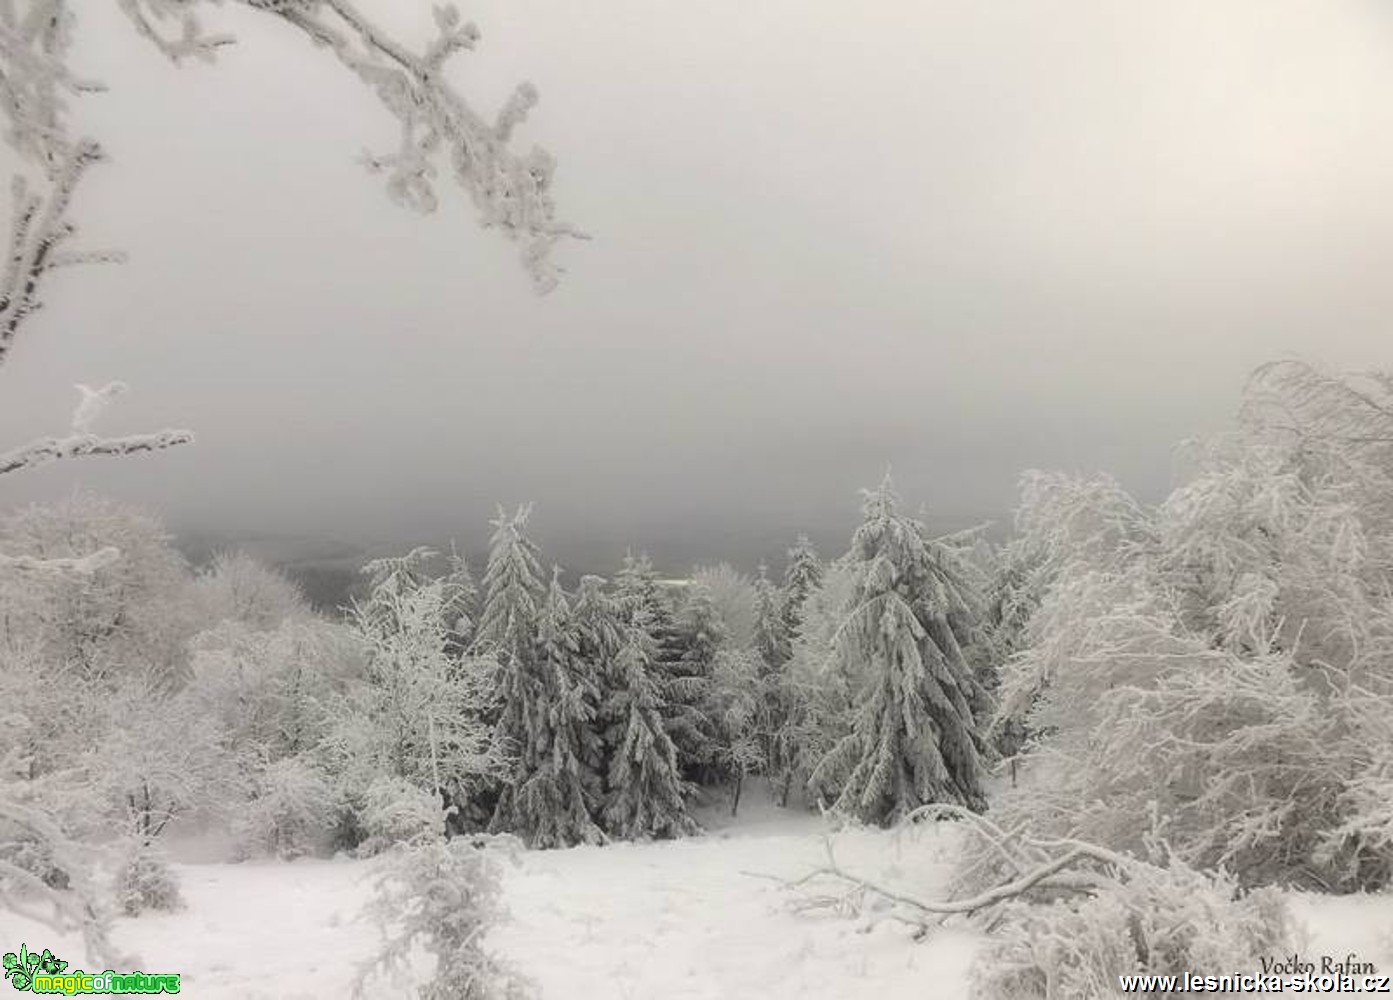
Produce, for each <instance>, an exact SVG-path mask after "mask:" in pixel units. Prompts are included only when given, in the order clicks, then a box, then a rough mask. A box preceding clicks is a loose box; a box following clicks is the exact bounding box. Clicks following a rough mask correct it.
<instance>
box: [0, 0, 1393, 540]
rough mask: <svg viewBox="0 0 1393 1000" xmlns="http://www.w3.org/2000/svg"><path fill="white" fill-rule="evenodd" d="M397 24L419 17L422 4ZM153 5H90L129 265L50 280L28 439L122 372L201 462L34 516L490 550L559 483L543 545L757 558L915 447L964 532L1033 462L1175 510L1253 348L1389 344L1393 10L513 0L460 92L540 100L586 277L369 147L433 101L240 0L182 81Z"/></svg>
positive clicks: (160, 459)
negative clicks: (152, 19)
mask: <svg viewBox="0 0 1393 1000" xmlns="http://www.w3.org/2000/svg"><path fill="white" fill-rule="evenodd" d="M364 6H366V7H369V8H376V9H378V10H379V12H381V13H383V15H384V16H386V17H387V19H388V20H389V22H390V23H393V24H395V25H397V26H399V27H400V28H401V30H402V31H403V32H404V33H405V34H407V35H408V36H412V37H424V35H425V26H426V24H428V18H429V5H428V4H425V3H422V4H420V5H419V7H420V10H419V11H417V10H416V7H417V6H418V5H417V4H415V3H405V2H401V0H397V2H389V0H375V2H373V3H366V2H365V4H364ZM88 8H91V9H88ZM108 8H110V9H108ZM114 8H115V5H114V4H87V5H83V9H82V10H81V12H80V18H81V20H80V23H79V43H78V47H77V52H76V55H75V58H74V60H73V61H74V64H75V65H76V66H78V67H80V68H81V69H82V71H84V72H85V73H86V74H88V75H89V76H93V77H97V78H99V79H102V80H104V81H105V82H106V83H107V84H108V85H109V87H110V91H109V93H106V94H99V95H94V96H90V97H85V98H83V99H82V100H81V101H79V102H77V106H76V107H75V109H74V110H75V114H76V116H77V117H78V119H79V120H80V121H81V122H82V123H83V124H84V125H85V127H86V130H87V131H88V132H90V133H91V134H93V135H95V136H96V137H98V138H99V139H101V140H102V141H103V142H104V144H105V145H106V146H107V148H108V150H109V151H110V153H111V156H112V162H111V163H110V164H108V165H105V166H103V167H101V168H100V169H99V170H96V171H94V172H93V173H92V175H91V176H90V178H89V179H88V180H87V181H86V182H85V185H84V188H83V190H82V191H81V193H80V196H79V199H78V201H77V203H76V204H75V206H74V215H75V217H76V218H77V219H78V221H79V223H80V224H81V226H82V231H83V234H84V237H83V243H84V245H86V246H94V247H120V248H122V249H124V250H126V251H127V252H128V253H129V254H130V258H131V259H130V262H129V263H128V264H125V265H123V266H119V267H102V268H88V269H82V270H70V271H67V272H64V273H63V274H61V275H60V276H59V277H57V278H56V279H55V280H54V281H53V282H52V284H51V287H50V288H49V289H48V292H47V300H48V304H47V307H46V309H45V310H44V312H43V313H42V314H41V315H40V316H39V317H37V318H36V319H35V321H34V322H33V323H31V324H30V325H29V326H28V327H27V329H26V330H25V331H24V332H23V333H22V335H21V337H20V339H19V340H18V341H17V343H16V347H15V350H14V352H13V355H12V356H11V358H10V360H9V361H8V363H7V365H6V367H5V369H4V370H3V371H0V428H3V439H2V440H0V450H3V449H4V448H7V447H10V446H12V445H17V444H20V443H22V442H24V441H27V440H29V439H30V438H33V437H37V436H40V435H45V434H55V433H61V432H63V431H64V429H65V428H66V427H67V424H68V417H69V414H70V411H71V408H72V404H73V402H74V400H75V398H76V396H75V393H74V392H73V390H72V384H73V383H74V382H86V383H90V384H101V383H103V382H105V381H108V380H111V379H117V378H119V379H122V380H124V381H126V382H128V383H129V384H130V385H131V387H132V392H131V393H130V394H128V395H127V396H125V397H123V398H122V399H121V400H120V402H119V404H118V405H117V406H116V407H115V408H113V410H112V411H111V413H110V415H109V417H108V419H106V420H105V421H104V422H103V424H102V429H103V430H104V431H109V432H112V433H116V432H120V431H134V430H148V429H153V428H155V427H161V426H177V427H189V428H192V429H194V430H195V431H196V432H197V434H198V436H199V440H198V443H197V445H196V446H194V447H191V448H185V449H179V450H176V451H171V452H168V453H166V454H162V455H158V456H154V457H149V458H144V459H141V460H139V461H120V462H107V463H104V462H101V461H100V460H95V459H88V460H83V461H81V462H71V463H63V464H58V465H54V466H51V467H48V468H45V469H43V470H41V471H39V472H36V473H31V474H27V475H25V476H22V477H8V478H9V479H13V480H14V481H13V482H11V481H0V506H3V507H9V506H12V505H13V504H15V503H17V502H22V501H27V500H34V499H48V498H55V497H60V496H62V495H65V494H66V493H68V492H70V491H72V490H73V489H74V488H75V487H82V488H87V489H92V490H96V491H99V492H102V493H106V494H111V495H115V496H117V497H120V498H123V499H126V500H130V501H134V502H138V503H141V504H145V505H148V506H150V507H152V508H153V509H155V510H156V511H158V512H159V513H161V514H162V515H163V516H164V518H165V519H166V521H167V523H168V524H169V525H170V526H171V527H172V528H174V529H176V530H179V531H186V532H206V531H212V532H223V533H227V534H229V535H233V536H235V535H238V534H245V535H252V534H257V533H277V534H287V535H294V534H303V533H317V534H328V535H333V536H336V537H340V538H346V539H352V540H361V541H364V542H373V543H384V542H385V543H395V542H401V543H406V542H412V541H417V540H422V541H436V540H440V539H444V538H449V537H450V536H456V537H459V538H461V539H469V540H470V542H471V544H475V545H476V544H477V543H479V542H481V541H482V539H483V538H484V537H485V536H486V533H487V525H486V520H487V518H488V516H489V514H490V512H491V510H492V508H493V505H494V504H495V502H497V501H502V502H505V503H508V504H511V503H513V502H515V501H519V500H532V501H535V502H536V504H537V513H536V517H535V524H536V528H537V532H538V535H539V537H541V538H542V539H543V541H544V542H546V543H547V544H548V546H549V551H548V555H549V556H556V557H558V558H562V559H571V558H579V559H582V560H584V559H587V558H590V557H589V556H588V555H586V554H585V553H587V552H591V551H594V549H595V547H596V546H600V547H607V546H613V547H622V546H623V545H625V544H633V545H635V546H637V547H644V548H647V549H649V550H650V551H652V552H653V554H654V555H655V557H656V558H658V560H659V562H660V563H662V562H663V561H664V560H667V561H669V562H672V561H675V560H678V559H687V558H690V557H691V556H690V554H692V553H697V552H700V553H704V554H705V555H707V556H709V557H710V558H712V559H718V558H731V559H740V558H743V557H744V556H745V555H746V554H747V552H746V551H745V550H746V549H747V548H748V547H749V546H751V545H753V546H755V547H763V551H762V552H761V553H760V554H765V553H766V552H767V553H773V552H775V551H778V550H779V549H781V548H782V546H783V545H785V544H787V542H789V541H791V538H792V535H793V534H794V533H795V532H796V531H798V530H809V531H811V532H813V533H814V535H815V536H817V537H818V538H819V539H822V540H824V542H825V541H826V540H828V539H838V538H840V539H844V538H845V537H846V535H847V533H848V532H849V531H850V529H851V527H852V526H853V524H854V523H855V518H856V508H857V503H858V500H857V495H856V491H857V488H858V487H861V486H866V485H871V484H873V483H874V482H875V481H877V480H878V479H879V477H880V475H881V474H882V472H883V471H884V469H885V468H886V467H887V466H890V467H893V469H894V473H895V477H896V481H897V483H898V485H899V486H900V489H901V492H902V493H903V494H904V495H905V497H906V498H907V499H908V500H909V501H910V502H911V503H912V504H913V505H915V506H918V505H919V504H920V503H923V504H924V505H926V507H927V509H928V511H929V512H930V513H932V514H934V515H935V516H937V517H940V518H941V519H943V521H944V523H955V522H956V523H963V522H967V521H972V520H976V519H980V518H1001V517H1002V516H1004V515H1005V514H1006V513H1007V512H1008V511H1009V509H1010V508H1011V506H1012V504H1013V502H1014V486H1015V482H1016V479H1017V477H1018V475H1019V473H1020V472H1021V471H1022V470H1023V469H1025V468H1028V467H1037V466H1039V467H1052V468H1063V469H1066V470H1070V471H1083V472H1087V471H1094V470H1100V469H1101V470H1107V471H1111V472H1112V473H1114V474H1115V475H1117V476H1118V478H1120V479H1121V480H1122V482H1123V483H1124V484H1125V485H1127V486H1128V487H1130V488H1131V489H1133V490H1134V491H1135V492H1137V493H1138V494H1140V495H1141V496H1143V497H1145V498H1148V499H1154V498H1156V497H1158V496H1159V495H1160V494H1161V493H1162V492H1163V491H1164V489H1165V488H1166V487H1167V485H1168V484H1169V481H1170V476H1171V468H1172V458H1171V455H1172V446H1173V445H1174V444H1175V442H1176V441H1177V440H1179V439H1182V438H1185V437H1188V436H1192V435H1198V434H1205V433H1209V432H1211V431H1214V430H1216V429H1219V428H1221V427H1222V426H1223V425H1224V424H1225V422H1226V421H1227V420H1228V419H1229V418H1230V417H1231V415H1232V413H1233V411H1234V409H1235V407H1236V405H1237V401H1238V395H1239V392H1240V390H1241V388H1242V384H1243V381H1244V379H1245V377H1246V375H1247V374H1248V372H1249V371H1250V370H1251V369H1252V368H1253V367H1254V366H1255V365H1257V364H1259V363H1261V362H1263V361H1265V360H1269V359H1272V358H1277V357H1286V356H1293V355H1295V356H1298V357H1303V358H1307V359H1310V360H1314V361H1318V362H1323V363H1325V364H1328V365H1330V366H1333V367H1337V368H1368V367H1376V366H1386V365H1388V364H1389V362H1390V354H1391V353H1393V340H1391V339H1390V338H1389V337H1388V335H1387V332H1388V329H1387V328H1388V323H1389V317H1390V315H1393V280H1390V279H1389V276H1388V266H1389V263H1390V261H1393V7H1389V5H1387V4H1384V3H1377V2H1372V0H1370V2H1347V0H1305V2H1296V0H1230V2H1226V3H1222V4H1217V3H1214V2H1213V0H1180V2H1171V3H1167V4H1147V5H1141V4H1118V3H1116V2H1112V0H1028V2H1019V3H1009V4H1007V3H990V4H986V3H942V2H936V0H935V2H923V0H919V2H912V3H911V2H900V0H893V2H892V0H884V2H881V3H875V4H854V3H836V4H832V3H824V2H813V3H810V2H808V0H711V2H707V3H702V4H693V3H674V2H656V0H605V2H603V3H596V4H576V3H563V2H561V0H508V2H504V0H471V2H469V3H467V4H465V5H463V9H464V13H465V16H466V17H469V18H472V19H474V20H476V21H477V22H478V24H479V26H480V28H481V29H482V31H483V39H482V42H481V44H480V46H479V49H478V51H477V52H476V53H474V54H472V55H465V56H463V57H462V58H461V59H460V61H459V64H458V65H457V66H456V68H455V73H456V75H457V80H458V82H459V83H460V85H461V86H462V87H463V88H464V89H465V90H466V91H467V92H468V93H469V94H470V95H471V96H473V97H474V99H475V100H476V101H477V102H478V103H479V104H481V105H483V106H484V107H486V108H490V109H492V108H494V107H496V106H497V105H498V104H499V103H501V101H502V100H503V98H504V97H505V96H506V94H507V93H508V91H509V90H510V89H511V87H512V85H513V84H514V83H515V82H517V81H519V80H522V79H528V80H531V81H533V82H534V83H535V84H536V85H537V86H538V88H539V90H540V92H541V98H542V99H541V104H540V105H539V107H538V108H537V110H536V111H535V112H534V114H533V116H532V118H531V119H530V121H529V123H528V124H527V125H526V127H525V129H524V130H523V134H522V139H523V141H524V144H529V143H532V142H536V143H538V144H540V145H543V146H545V147H546V148H547V149H549V150H550V151H551V152H552V153H553V154H555V156H556V157H557V159H558V162H559V167H558V173H557V181H556V197H557V200H558V202H559V204H560V208H561V212H562V214H563V215H564V216H565V217H566V218H567V219H568V220H569V221H571V222H574V223H576V224H577V225H579V226H581V227H582V228H584V229H585V230H587V231H588V232H589V233H590V234H592V236H593V239H592V240H591V241H588V242H576V243H571V244H569V245H565V246H562V247H560V248H558V251H557V256H558V259H559V260H560V261H561V263H562V264H563V265H564V266H565V267H566V268H567V273H566V274H565V275H564V277H563V282H562V285H561V287H560V288H559V289H558V290H556V291H555V292H554V293H553V294H551V295H549V296H546V297H537V296H536V295H534V293H533V292H532V290H531V286H530V284H529V282H528V279H527V277H526V275H525V273H524V271H523V269H522V268H521V267H520V266H519V265H518V263H517V259H516V253H517V250H516V247H515V246H514V245H512V244H510V243H508V242H507V241H506V240H505V239H503V238H502V236H500V235H499V234H497V233H491V232H487V231H483V230H480V229H479V228H478V227H477V226H475V225H474V215H473V212H472V210H471V209H470V207H469V206H468V205H466V204H464V203H463V202H462V200H461V199H459V198H457V197H455V196H454V194H453V192H451V193H450V196H449V197H447V198H446V199H445V202H444V204H443V205H442V206H441V209H440V210H439V211H438V212H437V213H436V214H434V215H431V216H427V217H421V216H417V215H413V214H412V213H410V212H408V211H406V210H403V209H400V208H398V207H396V206H394V205H393V204H391V202H390V201H389V199H388V198H387V196H386V195H385V193H384V192H383V190H382V188H381V184H380V181H379V180H378V179H376V178H374V177H372V176H370V175H368V174H367V173H366V172H365V171H364V170H363V169H362V167H361V166H360V165H359V164H358V163H357V162H356V158H357V156H358V155H359V153H360V152H361V151H362V150H363V149H365V148H370V149H374V150H376V149H381V148H384V147H390V145H391V143H392V141H393V139H394V133H393V129H392V122H391V121H390V120H389V119H388V117H387V115H386V114H385V113H384V112H382V111H380V110H379V108H378V107H377V105H376V102H375V99H374V98H373V97H372V95H371V94H369V93H368V92H367V91H366V90H365V89H364V88H363V86H362V84H361V83H360V82H359V81H358V80H357V79H355V78H353V77H351V76H350V75H349V74H348V73H346V72H345V71H344V70H343V69H342V68H341V67H340V66H339V65H338V64H337V63H336V62H334V61H333V59H332V58H331V57H330V56H329V55H327V54H325V53H323V52H318V51H315V50H314V49H312V48H309V47H308V46H307V45H305V44H304V42H303V41H302V40H301V38H300V37H297V36H296V35H294V34H292V33H291V32H290V31H288V30H281V29H279V27H278V26H277V25H275V24H272V23H269V22H268V23H261V21H260V20H258V19H257V18H254V17H250V16H248V15H247V14H246V13H245V12H240V11H237V10H233V9H216V8H214V9H212V10H211V12H210V18H211V20H212V22H214V23H216V24H217V25H219V26H221V27H225V28H226V29H227V30H229V31H231V32H233V33H235V34H236V35H237V36H238V39H239V43H238V45H237V46H235V47H234V48H232V49H229V50H225V51H224V52H223V54H222V56H221V58H220V60H219V63H218V64H217V65H211V66H210V65H204V64H200V63H194V64H191V65H188V66H186V67H183V68H178V69H176V68H173V67H170V66H169V65H167V64H165V63H164V62H162V61H161V59H160V57H159V56H157V55H156V54H155V53H154V52H153V51H152V50H149V49H148V47H147V46H146V45H145V44H144V43H143V42H142V41H141V40H140V39H139V38H137V37H135V35H134V33H133V32H132V31H131V30H130V27H129V25H128V24H127V23H126V22H124V21H123V20H122V19H121V17H120V15H119V14H118V13H117V12H116V11H115V9H114ZM442 190H443V188H442Z"/></svg>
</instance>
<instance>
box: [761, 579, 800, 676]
mask: <svg viewBox="0 0 1393 1000" xmlns="http://www.w3.org/2000/svg"><path fill="white" fill-rule="evenodd" d="M754 611H755V622H754V633H755V634H754V639H755V642H754V650H755V652H756V653H757V654H758V655H759V658H760V659H761V660H762V661H763V662H764V666H765V672H766V673H778V672H779V671H780V670H782V669H783V666H784V664H785V663H787V662H788V658H789V656H791V655H792V650H790V649H789V635H788V629H787V627H786V625H785V618H784V608H783V601H782V597H781V595H780V594H779V589H778V588H777V587H775V586H774V584H773V582H772V581H771V580H770V579H769V567H767V566H765V565H764V564H763V563H760V564H759V575H758V576H756V577H755V607H754Z"/></svg>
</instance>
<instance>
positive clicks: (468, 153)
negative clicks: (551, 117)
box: [121, 0, 584, 292]
mask: <svg viewBox="0 0 1393 1000" xmlns="http://www.w3.org/2000/svg"><path fill="white" fill-rule="evenodd" d="M202 2H203V0H121V6H122V9H123V10H125V11H126V13H127V14H128V15H129V16H130V18H131V20H132V22H133V23H134V24H135V25H136V28H137V30H139V31H140V33H141V34H142V35H144V36H145V37H147V38H149V39H151V40H152V41H153V42H154V43H155V44H156V46H157V47H158V48H159V49H160V51H161V52H163V53H164V54H165V55H167V56H169V57H170V58H172V59H175V60H179V59H182V58H184V57H186V56H190V55H196V56H199V57H204V58H206V57H209V56H211V55H212V53H213V52H214V51H215V50H216V49H217V48H218V47H219V46H221V45H224V44H227V43H228V42H229V41H230V39H228V38H226V37H225V36H219V35H210V34H207V33H206V32H204V30H203V28H202V27H201V25H200V23H199V20H198V18H197V15H196V8H197V7H198V6H199V5H200V3H202ZM241 3H242V5H243V6H246V7H249V8H251V9H252V10H255V11H259V12H262V13H265V14H268V15H271V16H273V17H276V18H278V19H280V20H282V21H284V22H285V23H286V24H288V25H290V26H292V27H294V28H296V29H297V30H298V31H300V32H301V33H302V34H304V35H305V36H306V37H307V38H309V40H310V41H311V42H313V43H314V44H315V45H318V46H321V47H324V48H327V49H328V50H330V51H331V52H332V53H333V54H334V56H335V57H336V58H337V59H338V60H339V62H341V63H342V64H343V65H344V66H345V67H347V68H348V69H349V70H351V71H352V72H353V73H354V74H355V75H356V76H358V77H359V78H360V79H361V80H362V81H363V82H364V83H365V84H367V85H368V86H369V87H370V88H371V89H372V90H373V92H374V93H376V95H377V97H378V99H379V100H380V101H381V103H382V106H383V107H384V108H385V109H386V110H387V111H388V112H389V113H390V114H391V115H392V116H393V117H394V118H396V119H397V122H398V125H399V128H400V138H399V141H398V143H397V147H396V149H394V150H392V151H390V152H385V153H376V154H367V155H366V156H365V157H364V163H365V165H366V166H367V167H368V168H369V169H370V170H372V171H373V172H375V173H382V174H385V175H386V178H387V191H388V193H389V194H390V195H391V196H392V198H393V200H395V201H397V202H398V203H400V204H402V205H404V206H406V207H409V208H412V209H415V210H417V211H420V212H432V211H434V210H435V208H436V207H437V204H438V198H437V196H436V193H435V185H436V182H437V178H438V177H439V175H440V172H441V166H442V164H443V165H444V166H445V168H446V169H448V170H449V171H450V172H452V173H453V174H454V177H455V181H456V183H457V184H458V185H459V186H460V188H461V189H462V190H463V191H464V192H465V193H466V194H467V195H468V196H469V198H470V199H471V201H473V203H474V206H475V208H476V209H477V210H478V211H479V222H480V224H481V225H482V226H484V227H485V228H493V227H497V228H500V229H502V230H503V231H504V232H505V233H507V235H508V236H509V237H510V238H511V239H514V240H516V241H518V242H519V243H520V244H521V246H522V260H523V264H524V266H525V267H526V268H527V270H528V273H529V275H530V276H531V278H532V281H533V284H534V286H535V287H536V289H537V290H538V291H539V292H548V291H550V290H551V289H552V288H554V287H555V286H556V284H557V281H558V278H559V276H560V268H559V267H557V266H556V264H555V263H554V262H553V261H552V260H551V250H552V247H553V246H554V245H555V243H556V242H557V240H559V239H562V238H563V237H573V238H584V234H583V233H581V232H580V231H579V230H577V229H576V228H575V227H573V226H571V225H569V224H568V223H565V222H561V221H559V220H558V219H557V217H556V208H555V204H554V203H553V201H552V197H551V182H552V174H553V172H554V169H555V161H554V160H553V159H552V157H551V155H550V154H549V153H547V152H546V151H545V150H542V149H539V148H536V147H534V148H532V149H530V150H528V151H527V152H525V153H524V152H518V151H516V150H514V149H513V148H512V147H511V141H512V138H513V131H514V129H515V128H516V127H517V126H518V125H520V124H521V123H522V122H523V121H525V120H526V118H527V115H528V113H529V112H530V111H531V109H532V108H533V106H535V105H536V103H537V90H536V88H535V87H533V86H532V84H530V83H521V84H519V85H518V87H517V88H516V89H515V90H514V92H513V94H512V95H511V96H510V97H509V98H508V100H507V101H505V102H504V104H503V107H502V108H500V109H499V110H498V111H497V113H495V114H494V115H492V116H489V115H486V114H484V113H482V112H480V111H478V110H477V109H476V108H475V107H474V106H473V105H472V104H471V103H470V102H469V100H467V99H466V98H465V96H464V95H463V94H462V93H460V91H459V90H458V89H456V88H455V87H454V86H453V85H452V84H451V83H450V82H449V81H448V80H447V79H446V76H445V68H446V64H447V63H448V61H449V59H450V58H451V57H452V56H454V55H456V54H457V53H459V52H464V51H470V50H473V48H474V47H475V45H476V44H477V42H478V40H479V37H480V35H479V29H478V28H477V27H476V26H475V25H474V24H473V23H472V22H467V21H462V20H461V18H460V13H459V10H458V8H457V7H456V6H455V5H454V4H452V3H446V4H443V5H439V6H436V7H435V37H434V38H432V39H431V40H430V41H429V42H428V43H427V44H426V45H425V46H424V48H423V49H422V50H421V51H419V52H417V51H413V50H412V49H411V48H409V47H407V46H406V45H404V44H402V43H401V42H399V41H397V40H396V39H395V38H393V37H392V36H391V35H390V34H388V33H387V32H386V31H385V30H384V29H383V28H382V27H381V26H380V25H378V24H376V23H375V22H374V21H373V20H372V19H371V18H369V17H368V16H367V15H365V14H364V13H363V12H362V11H360V10H359V9H358V8H357V7H356V6H355V5H354V4H353V3H351V2H350V0H241ZM170 21H172V22H176V23H177V25H178V28H177V29H176V32H175V33H170V32H166V31H163V30H161V28H162V25H163V24H164V23H165V22H170Z"/></svg>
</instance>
